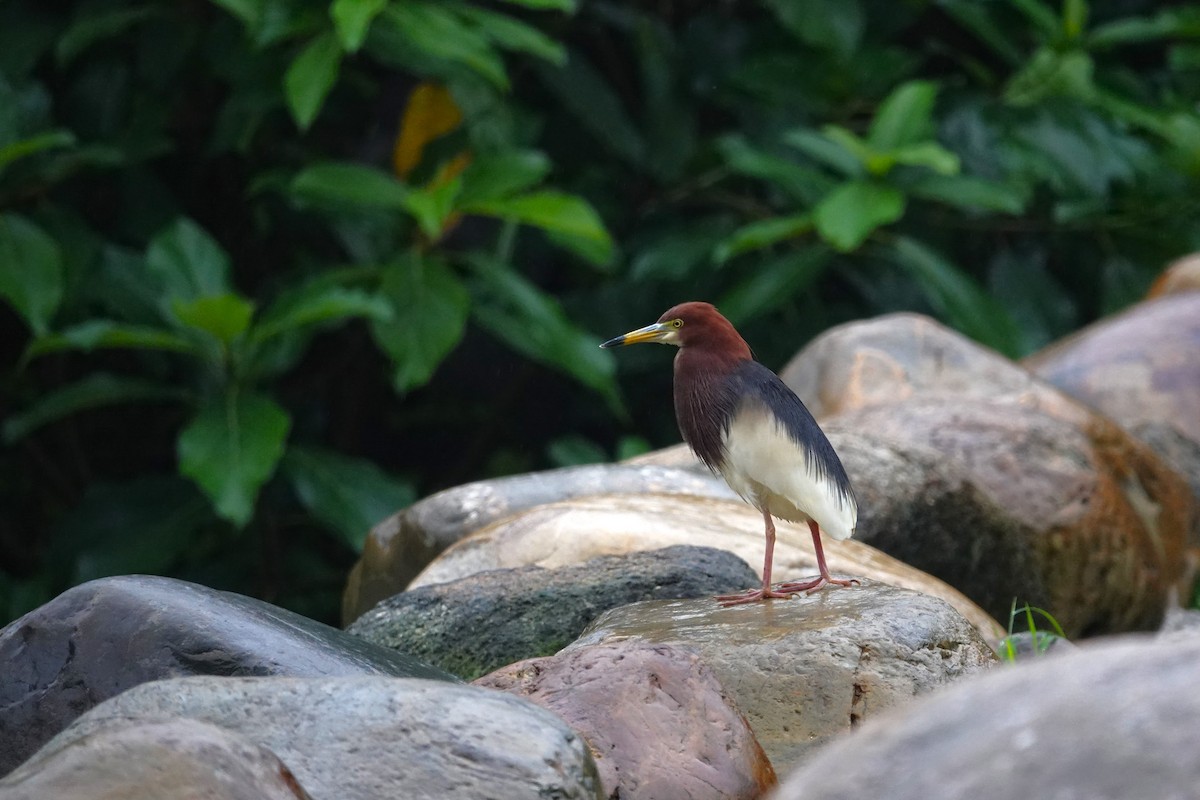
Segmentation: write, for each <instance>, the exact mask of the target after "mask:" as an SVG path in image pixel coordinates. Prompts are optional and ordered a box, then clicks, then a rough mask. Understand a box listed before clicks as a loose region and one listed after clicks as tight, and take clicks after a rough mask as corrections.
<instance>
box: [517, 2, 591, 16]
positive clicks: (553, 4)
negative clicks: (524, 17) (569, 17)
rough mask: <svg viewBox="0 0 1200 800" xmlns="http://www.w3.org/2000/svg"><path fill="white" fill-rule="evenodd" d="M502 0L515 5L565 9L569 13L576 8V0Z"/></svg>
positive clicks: (557, 9) (573, 11)
mask: <svg viewBox="0 0 1200 800" xmlns="http://www.w3.org/2000/svg"><path fill="white" fill-rule="evenodd" d="M504 2H506V3H512V4H513V5H515V6H525V8H539V9H550V10H554V11H566V12H567V13H569V14H573V13H575V8H576V0H504Z"/></svg>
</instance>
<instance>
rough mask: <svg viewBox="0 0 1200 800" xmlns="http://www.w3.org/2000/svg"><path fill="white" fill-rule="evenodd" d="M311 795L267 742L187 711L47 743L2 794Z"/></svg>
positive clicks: (109, 797) (246, 799)
mask: <svg viewBox="0 0 1200 800" xmlns="http://www.w3.org/2000/svg"><path fill="white" fill-rule="evenodd" d="M171 797H178V798H204V799H205V800H310V796H309V794H308V793H307V792H305V791H304V789H303V788H302V787H301V786H300V783H299V782H298V781H297V780H296V777H295V776H294V775H293V774H292V772H291V770H289V769H288V768H287V766H286V765H285V764H284V763H283V762H282V761H280V760H279V758H278V757H277V756H276V755H275V754H274V753H272V752H271V751H270V750H268V749H266V748H265V747H261V746H259V745H256V744H254V743H252V742H250V741H249V740H247V739H246V738H244V737H242V736H238V735H237V734H234V733H231V732H229V731H227V730H225V729H224V728H219V727H217V726H215V725H209V724H206V723H202V722H196V721H195V720H189V719H172V720H163V721H156V722H130V721H117V722H113V723H112V724H110V725H105V726H102V727H98V728H96V729H95V730H94V731H93V732H92V733H91V734H90V735H88V736H84V737H80V738H79V739H75V740H73V741H71V742H69V743H63V744H61V746H55V747H48V748H46V749H45V750H43V751H42V752H40V753H38V755H37V756H36V757H35V758H33V759H30V760H29V761H27V762H26V763H25V764H24V765H22V766H21V768H20V769H18V770H16V771H15V772H13V773H12V774H10V775H9V776H8V777H7V778H4V779H0V800H115V798H120V800H163V798H171Z"/></svg>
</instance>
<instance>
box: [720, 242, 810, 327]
mask: <svg viewBox="0 0 1200 800" xmlns="http://www.w3.org/2000/svg"><path fill="white" fill-rule="evenodd" d="M829 261H830V253H829V250H828V249H827V248H825V247H824V246H821V245H817V246H814V247H806V248H804V249H803V250H799V251H795V252H791V253H787V254H786V255H783V256H780V257H778V258H773V259H769V260H767V261H765V262H763V263H761V264H758V265H757V266H755V267H754V268H753V269H752V270H750V271H749V275H748V276H747V277H746V278H745V280H743V281H741V282H740V283H739V284H737V285H736V286H735V287H734V288H733V289H731V290H730V291H729V292H728V293H727V294H726V295H725V296H724V297H722V298H721V300H720V302H719V303H718V305H719V307H720V309H721V313H722V314H724V315H725V316H726V317H728V318H729V319H730V321H732V322H733V323H734V324H735V325H738V324H741V323H743V322H748V321H750V320H752V319H754V318H756V317H758V316H760V315H762V314H766V313H768V312H770V311H774V310H775V309H776V308H778V307H779V306H781V305H783V304H784V303H787V302H788V301H789V300H791V299H792V298H794V297H795V296H796V295H797V294H798V293H800V292H802V291H804V290H805V289H806V288H807V287H808V286H810V285H812V283H813V281H815V280H816V279H817V278H819V277H820V276H821V273H822V272H824V271H825V268H826V266H827V265H828V264H829Z"/></svg>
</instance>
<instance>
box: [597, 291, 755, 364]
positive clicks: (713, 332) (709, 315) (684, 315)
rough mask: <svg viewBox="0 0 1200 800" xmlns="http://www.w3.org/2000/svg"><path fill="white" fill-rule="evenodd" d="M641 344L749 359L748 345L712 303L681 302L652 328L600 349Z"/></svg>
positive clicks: (619, 339) (608, 342)
mask: <svg viewBox="0 0 1200 800" xmlns="http://www.w3.org/2000/svg"><path fill="white" fill-rule="evenodd" d="M643 342H657V343H658V344H673V345H675V346H676V347H687V348H695V349H697V350H700V349H706V350H713V351H717V352H721V353H724V354H727V355H731V356H735V357H745V358H750V357H751V355H750V347H749V345H747V344H746V341H745V340H744V339H743V338H742V337H741V335H740V334H738V332H737V331H736V330H735V329H734V327H733V325H732V324H731V323H730V322H729V320H727V319H725V317H723V316H721V312H719V311H717V309H716V308H715V307H714V306H713V305H712V304H711V303H697V302H691V303H680V304H679V305H677V306H673V307H671V308H669V309H667V311H666V312H665V313H664V314H663V315H662V316H661V317H659V318H658V322H655V323H654V324H653V325H647V326H646V327H644V328H638V329H637V330H635V331H630V332H629V333H626V334H625V335H623V336H618V337H616V338H615V339H609V340H608V341H607V342H605V343H604V344H602V345H600V346H601V347H621V346H623V345H627V344H641V343H643Z"/></svg>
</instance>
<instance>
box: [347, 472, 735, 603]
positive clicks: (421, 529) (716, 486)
mask: <svg viewBox="0 0 1200 800" xmlns="http://www.w3.org/2000/svg"><path fill="white" fill-rule="evenodd" d="M645 493H655V494H685V495H686V494H691V495H698V496H702V497H733V496H734V495H733V492H732V491H730V489H729V487H727V486H726V485H725V483H724V481H722V480H721V479H719V478H716V477H714V476H713V475H712V474H710V473H707V472H705V474H703V475H700V474H696V473H695V472H690V471H686V470H678V469H671V468H669V467H660V466H654V465H644V466H632V465H623V464H592V465H588V466H581V467H566V468H563V469H553V470H546V471H544V472H531V473H528V474H525V475H513V476H511V477H507V478H496V479H492V480H486V481H476V482H474V483H467V484H463V485H462V486H455V487H454V488H452V489H446V490H445V491H442V492H438V493H437V494H434V495H430V496H429V497H426V498H425V499H423V500H421V501H419V502H417V503H414V504H413V505H412V506H410V507H408V508H406V509H404V510H402V511H399V512H397V513H396V514H394V515H392V516H390V517H388V518H387V519H385V520H384V521H383V522H380V523H379V524H378V525H376V526H375V527H374V528H373V529H372V530H371V533H370V535H369V536H368V537H367V541H366V543H365V544H364V546H363V555H362V558H361V559H359V562H358V563H357V564H356V565H355V566H354V569H353V571H352V572H351V573H350V578H349V581H348V582H347V584H346V591H345V594H344V595H343V597H342V623H343V624H345V625H348V624H350V623H351V622H352V621H354V620H355V619H357V618H358V617H359V615H361V614H363V613H364V612H366V611H367V610H368V609H370V608H371V607H373V606H374V605H375V604H376V603H378V602H379V601H381V600H385V599H387V598H388V597H391V596H392V595H394V594H397V593H399V592H402V591H404V589H405V587H407V586H408V584H409V582H410V581H411V580H412V579H413V578H414V577H416V575H417V573H419V572H420V571H421V570H422V569H424V568H425V565H427V564H428V563H429V562H430V561H432V560H433V559H434V558H435V557H437V555H438V554H439V553H441V552H442V551H443V550H445V549H446V548H447V547H449V546H450V545H452V544H454V543H455V542H457V541H458V540H459V539H462V538H463V537H464V536H467V535H469V534H470V533H472V532H474V531H477V530H479V529H480V528H484V527H486V526H488V525H490V524H491V523H493V522H495V521H497V520H499V519H502V518H504V517H507V516H509V515H510V514H515V513H517V512H519V511H523V510H525V509H528V508H533V507H534V506H540V505H542V504H544V503H553V502H556V501H559V500H567V499H570V498H573V497H585V496H588V495H595V494H645Z"/></svg>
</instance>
